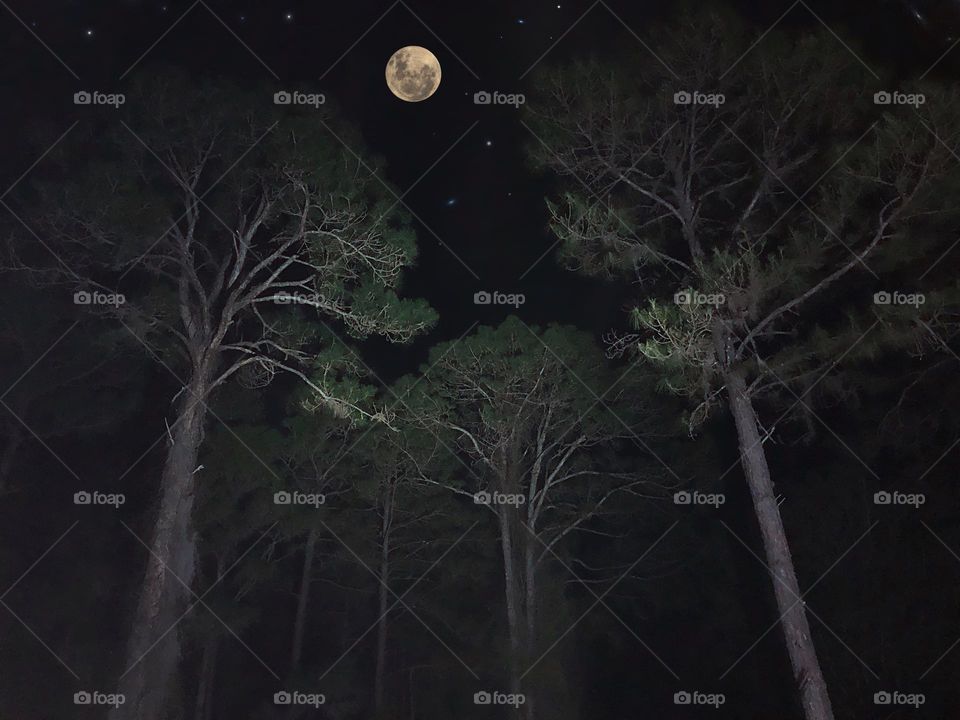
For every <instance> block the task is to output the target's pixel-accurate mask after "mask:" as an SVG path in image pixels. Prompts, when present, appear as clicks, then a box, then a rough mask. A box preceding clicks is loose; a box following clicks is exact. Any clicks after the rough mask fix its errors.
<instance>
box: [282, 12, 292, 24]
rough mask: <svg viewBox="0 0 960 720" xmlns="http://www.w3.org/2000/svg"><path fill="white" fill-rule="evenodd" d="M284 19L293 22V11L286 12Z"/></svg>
mask: <svg viewBox="0 0 960 720" xmlns="http://www.w3.org/2000/svg"><path fill="white" fill-rule="evenodd" d="M283 19H284V20H286V21H287V22H293V13H292V12H288V13H284V16H283Z"/></svg>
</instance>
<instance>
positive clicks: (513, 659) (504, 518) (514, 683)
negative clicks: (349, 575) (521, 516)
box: [497, 505, 523, 694]
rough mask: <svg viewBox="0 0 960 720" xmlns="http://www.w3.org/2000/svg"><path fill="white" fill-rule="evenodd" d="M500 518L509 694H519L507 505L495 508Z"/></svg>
mask: <svg viewBox="0 0 960 720" xmlns="http://www.w3.org/2000/svg"><path fill="white" fill-rule="evenodd" d="M497 515H498V517H499V518H500V547H501V549H502V550H503V581H504V590H505V592H506V601H507V629H508V632H509V635H510V692H511V693H514V694H516V693H519V692H521V690H520V687H521V683H520V675H521V673H522V671H521V669H520V663H521V656H522V650H523V640H522V638H521V633H522V632H523V630H522V625H521V619H520V613H521V608H520V602H521V601H520V588H519V587H518V585H519V583H518V581H519V578H518V577H517V568H516V567H515V565H516V563H515V560H514V547H513V533H512V527H511V525H512V523H511V517H510V508H509V506H507V505H499V506H498V507H497Z"/></svg>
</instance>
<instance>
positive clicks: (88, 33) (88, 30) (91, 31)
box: [83, 28, 93, 37]
mask: <svg viewBox="0 0 960 720" xmlns="http://www.w3.org/2000/svg"><path fill="white" fill-rule="evenodd" d="M83 34H84V35H86V36H87V37H93V28H87V29H86V31H84V33H83Z"/></svg>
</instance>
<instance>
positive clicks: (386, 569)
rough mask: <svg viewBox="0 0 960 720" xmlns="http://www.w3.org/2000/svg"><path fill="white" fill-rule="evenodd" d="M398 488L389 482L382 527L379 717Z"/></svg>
mask: <svg viewBox="0 0 960 720" xmlns="http://www.w3.org/2000/svg"><path fill="white" fill-rule="evenodd" d="M395 490H396V488H395V487H394V485H393V484H392V483H389V484H388V487H387V488H386V493H385V496H384V500H383V523H382V524H381V527H380V588H379V595H380V614H379V615H378V618H379V619H378V620H377V668H376V671H375V673H374V684H373V698H374V711H375V715H376V717H377V718H378V719H380V720H382V719H383V718H385V717H386V708H385V706H384V695H385V691H384V674H385V673H386V666H387V607H388V605H387V603H388V601H389V597H388V588H389V584H390V530H391V525H392V522H393V501H394V493H395Z"/></svg>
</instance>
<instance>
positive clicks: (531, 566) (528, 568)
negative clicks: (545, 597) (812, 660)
mask: <svg viewBox="0 0 960 720" xmlns="http://www.w3.org/2000/svg"><path fill="white" fill-rule="evenodd" d="M529 532H530V533H533V532H534V528H533V527H532V526H531V527H530V529H529ZM534 551H535V548H534V546H533V542H532V540H531V539H530V536H529V535H528V534H527V533H524V536H523V557H524V585H525V586H526V605H525V607H524V611H525V612H526V620H527V622H526V638H525V642H524V647H523V662H524V664H525V665H527V666H528V667H529V663H530V662H531V661H532V660H533V655H534V652H536V648H537V642H536V638H537V613H536V609H537V577H536V572H537V566H536V558H535V552H534ZM535 694H536V693H535V692H534V693H528V697H527V698H526V699H525V702H524V704H523V714H524V717H525V718H526V720H533V718H534V714H535V713H534V704H533V701H534V697H533V696H534V695H535Z"/></svg>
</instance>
